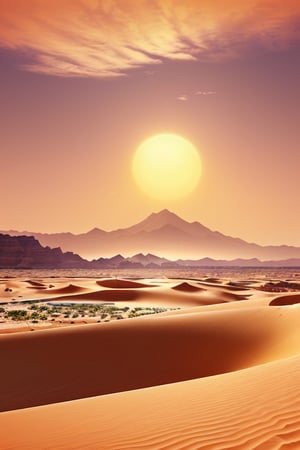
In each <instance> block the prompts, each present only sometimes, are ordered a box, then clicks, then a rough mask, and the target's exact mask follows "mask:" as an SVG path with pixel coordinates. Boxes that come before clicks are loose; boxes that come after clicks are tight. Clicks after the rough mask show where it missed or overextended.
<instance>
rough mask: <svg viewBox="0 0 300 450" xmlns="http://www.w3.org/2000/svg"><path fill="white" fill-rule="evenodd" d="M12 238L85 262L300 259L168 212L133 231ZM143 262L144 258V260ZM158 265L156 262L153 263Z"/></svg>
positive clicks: (298, 253) (297, 251)
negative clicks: (130, 258)
mask: <svg viewBox="0 0 300 450" xmlns="http://www.w3.org/2000/svg"><path fill="white" fill-rule="evenodd" d="M2 233H6V234H9V235H11V236H21V235H25V236H34V237H35V238H36V239H38V241H39V242H40V243H41V244H42V245H43V246H49V247H51V248H55V247H60V248H61V249H62V250H63V251H69V252H74V253H76V254H79V255H80V256H81V257H83V258H87V259H90V260H91V259H98V258H99V257H100V256H101V257H106V258H111V257H112V256H113V255H115V254H122V255H124V256H127V257H128V256H130V255H133V254H140V253H142V254H156V255H159V257H166V258H170V259H178V258H181V259H197V260H199V259H201V258H206V257H208V258H214V259H222V260H232V259H236V258H241V259H249V258H257V259H259V260H261V261H270V260H271V261H279V260H286V259H295V258H296V259H298V258H300V247H292V246H287V245H282V246H275V245H274V246H261V245H258V244H254V243H249V242H246V241H244V240H242V239H239V238H233V237H230V236H226V235H224V234H222V233H219V232H218V231H212V230H210V229H209V228H207V227H205V226H204V225H202V224H201V223H199V222H192V223H189V222H187V221H185V220H183V219H181V218H180V217H178V216H177V215H176V214H173V213H172V212H170V211H168V210H166V209H165V210H163V211H161V212H159V213H153V214H151V215H150V216H149V217H147V218H146V219H145V220H143V221H142V222H140V223H138V224H136V225H133V226H131V227H129V228H123V229H119V230H115V231H110V232H107V231H103V230H100V229H99V228H94V229H93V230H91V231H89V232H87V233H82V234H72V233H54V234H46V233H35V232H30V231H21V232H20V231H15V230H9V231H3V232H2ZM140 258H141V256H140ZM152 262H153V263H154V264H155V263H156V262H155V260H153V261H152Z"/></svg>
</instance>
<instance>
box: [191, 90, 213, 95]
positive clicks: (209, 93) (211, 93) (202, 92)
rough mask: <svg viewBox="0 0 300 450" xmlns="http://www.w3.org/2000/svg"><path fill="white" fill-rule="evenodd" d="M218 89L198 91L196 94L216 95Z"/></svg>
mask: <svg viewBox="0 0 300 450" xmlns="http://www.w3.org/2000/svg"><path fill="white" fill-rule="evenodd" d="M216 93H217V92H216V91H197V92H195V95H216Z"/></svg>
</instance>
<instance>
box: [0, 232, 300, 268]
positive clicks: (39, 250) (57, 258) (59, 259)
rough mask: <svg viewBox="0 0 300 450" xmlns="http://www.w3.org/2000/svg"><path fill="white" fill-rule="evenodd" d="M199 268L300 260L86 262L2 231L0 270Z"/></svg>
mask: <svg viewBox="0 0 300 450" xmlns="http://www.w3.org/2000/svg"><path fill="white" fill-rule="evenodd" d="M197 267H300V258H299V259H289V260H284V261H264V262H262V261H259V260H258V259H249V260H245V259H235V260H233V261H225V260H214V259H211V258H203V259H200V260H177V261H170V260H168V259H166V258H160V257H158V256H155V255H152V254H147V255H144V254H142V253H139V254H136V255H134V256H132V257H128V258H125V257H124V256H122V255H116V256H113V257H112V258H99V259H97V260H93V261H87V260H85V259H83V258H81V257H80V256H79V255H76V254H74V253H72V252H66V253H64V252H62V251H61V249H60V248H50V247H43V246H41V244H40V243H39V242H38V241H37V240H36V239H35V238H34V237H33V236H9V235H5V234H0V269H142V268H146V269H160V270H162V269H184V268H185V269H186V268H197Z"/></svg>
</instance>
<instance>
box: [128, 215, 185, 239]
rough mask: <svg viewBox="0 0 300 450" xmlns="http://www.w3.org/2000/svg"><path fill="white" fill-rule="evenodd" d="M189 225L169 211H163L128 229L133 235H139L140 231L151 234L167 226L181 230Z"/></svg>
mask: <svg viewBox="0 0 300 450" xmlns="http://www.w3.org/2000/svg"><path fill="white" fill-rule="evenodd" d="M187 224H188V222H186V221H185V220H183V219H181V218H180V217H179V216H177V215H176V214H174V213H173V212H171V211H169V210H168V209H163V210H162V211H159V212H157V213H152V214H150V216H148V217H146V219H144V220H143V221H142V222H140V223H138V224H137V225H134V226H132V227H130V228H128V231H130V232H133V233H138V232H140V231H145V232H151V231H154V230H158V229H160V228H163V227H165V226H166V225H171V226H173V227H177V228H181V227H182V226H184V225H187Z"/></svg>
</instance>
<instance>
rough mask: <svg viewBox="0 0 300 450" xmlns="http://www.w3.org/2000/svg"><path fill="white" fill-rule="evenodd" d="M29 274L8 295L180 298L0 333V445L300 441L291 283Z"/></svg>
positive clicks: (252, 445)
mask: <svg viewBox="0 0 300 450" xmlns="http://www.w3.org/2000/svg"><path fill="white" fill-rule="evenodd" d="M31 281H33V284H31V283H28V280H26V281H22V280H4V282H3V283H2V284H1V285H2V290H1V291H3V288H4V286H6V285H7V283H12V284H13V286H12V288H11V289H12V292H8V293H6V292H5V293H2V295H3V296H4V297H3V298H4V299H5V302H7V299H8V298H9V296H10V297H11V298H12V297H13V296H16V294H17V293H18V294H22V295H25V297H24V299H25V298H26V293H28V292H30V298H40V299H41V300H42V299H45V300H48V298H49V296H50V294H51V303H52V302H55V301H63V302H69V301H72V302H79V303H80V302H89V301H91V302H98V301H99V302H102V301H103V302H105V301H109V302H111V303H115V304H118V302H120V303H121V304H122V307H123V306H124V305H126V304H128V305H129V304H130V303H131V302H132V304H133V305H134V307H136V306H143V305H147V306H150V305H157V306H158V305H159V306H163V305H168V306H172V307H177V306H179V307H180V309H176V310H172V311H167V312H163V313H161V314H155V315H151V316H144V317H141V318H132V319H127V320H116V321H114V322H109V323H99V324H95V325H81V326H76V325H72V327H66V328H53V329H49V330H44V331H34V332H29V331H27V332H16V333H14V334H9V333H8V334H2V335H0V357H1V361H5V364H2V366H1V371H0V410H1V411H2V412H1V414H0V429H1V437H0V448H1V449H2V448H3V449H5V450H46V449H64V450H69V449H76V448H77V449H80V450H81V449H82V448H84V449H85V448H87V449H91V450H98V449H101V450H102V449H103V450H121V449H122V450H134V449H135V450H146V449H148V450H162V449H164V450H173V449H175V450H179V449H180V450H183V449H185V450H187V449H189V450H198V449H201V450H202V449H204V450H225V449H234V450H244V449H247V450H252V449H259V450H288V449H294V450H295V449H299V448H300V387H299V379H300V350H299V349H300V327H299V323H300V305H298V303H300V295H299V294H298V293H297V294H296V293H293V292H290V293H283V294H274V293H269V292H264V291H261V290H259V289H255V288H254V287H251V286H250V285H248V286H246V281H245V284H244V283H241V284H240V285H238V286H231V285H228V279H223V278H222V279H221V278H220V279H216V282H215V283H210V282H200V281H199V280H195V279H191V280H183V279H175V278H174V279H172V280H168V279H162V280H136V281H132V280H122V279H118V278H117V279H104V280H97V281H96V282H95V279H79V278H76V279H74V280H72V283H71V284H70V281H69V280H68V279H67V278H65V279H63V278H62V279H55V280H52V281H50V280H49V279H43V280H41V279H33V280H31ZM257 281H258V283H257V285H258V286H259V285H260V284H261V283H262V282H265V280H257ZM50 283H51V284H52V283H54V284H55V286H54V285H53V287H52V288H51V289H50V288H49V285H50ZM103 283H104V284H103ZM251 283H254V281H253V280H251ZM28 284H29V286H28ZM97 285H98V286H101V287H102V288H103V289H101V290H99V289H98V288H97V287H96V286H97ZM44 286H45V287H46V289H43V287H44ZM95 287H96V289H95ZM41 288H42V289H41ZM140 288H142V289H140ZM195 288H196V289H195ZM245 288H246V289H245ZM244 291H245V292H244ZM21 301H22V300H21ZM13 303H14V302H13ZM6 304H8V305H9V306H8V307H9V308H10V307H12V306H11V305H10V304H9V303H6ZM269 305H271V306H272V308H270V306H269ZM49 326H50V323H49ZM20 329H22V328H20ZM28 329H30V327H28ZM170 383H172V384H170ZM104 394H106V395H104ZM95 396H96V397H95ZM91 397H92V398H91ZM76 399H78V400H76ZM39 405H43V406H39ZM33 406H35V407H34V408H32V407H33ZM24 408H25V409H24ZM16 430H18V433H16Z"/></svg>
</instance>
